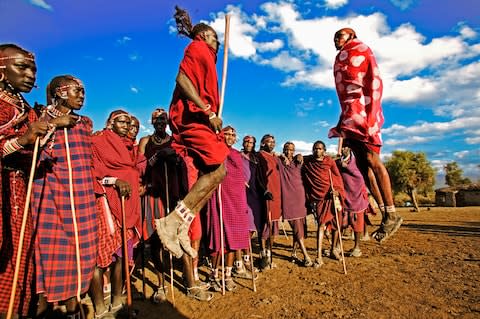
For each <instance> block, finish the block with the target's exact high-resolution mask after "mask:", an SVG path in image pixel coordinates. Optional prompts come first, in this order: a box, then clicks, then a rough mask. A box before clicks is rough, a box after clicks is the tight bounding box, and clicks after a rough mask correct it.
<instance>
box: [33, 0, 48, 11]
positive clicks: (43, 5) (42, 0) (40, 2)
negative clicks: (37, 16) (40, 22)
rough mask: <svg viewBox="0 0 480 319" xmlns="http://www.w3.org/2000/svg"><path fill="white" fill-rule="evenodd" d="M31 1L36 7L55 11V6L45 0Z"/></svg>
mask: <svg viewBox="0 0 480 319" xmlns="http://www.w3.org/2000/svg"><path fill="white" fill-rule="evenodd" d="M30 3H31V4H33V5H34V6H36V7H40V8H43V9H45V10H49V11H53V8H52V6H51V5H50V4H48V3H47V2H46V1H45V0H30Z"/></svg>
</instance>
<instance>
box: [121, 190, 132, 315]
mask: <svg viewBox="0 0 480 319" xmlns="http://www.w3.org/2000/svg"><path fill="white" fill-rule="evenodd" d="M121 199H122V237H123V267H124V268H125V286H126V287H127V313H128V318H129V319H130V318H132V291H131V287H130V271H129V270H128V268H129V267H128V241H127V221H126V217H125V196H122V197H121Z"/></svg>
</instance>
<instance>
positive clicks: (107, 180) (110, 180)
mask: <svg viewBox="0 0 480 319" xmlns="http://www.w3.org/2000/svg"><path fill="white" fill-rule="evenodd" d="M116 182H117V178H116V177H104V178H103V179H102V181H101V183H102V185H115V183H116Z"/></svg>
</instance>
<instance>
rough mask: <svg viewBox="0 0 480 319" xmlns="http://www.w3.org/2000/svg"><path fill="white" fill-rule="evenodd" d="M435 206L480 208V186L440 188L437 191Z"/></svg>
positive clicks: (468, 185) (467, 185)
mask: <svg viewBox="0 0 480 319" xmlns="http://www.w3.org/2000/svg"><path fill="white" fill-rule="evenodd" d="M435 205H437V206H446V207H462V206H480V184H466V185H459V186H453V187H443V188H439V189H437V190H435Z"/></svg>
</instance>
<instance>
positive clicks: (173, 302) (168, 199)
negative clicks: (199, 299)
mask: <svg viewBox="0 0 480 319" xmlns="http://www.w3.org/2000/svg"><path fill="white" fill-rule="evenodd" d="M163 168H164V169H165V195H166V199H167V211H166V212H170V193H169V192H168V171H167V162H163ZM165 215H166V214H165ZM168 255H169V256H170V291H171V292H172V304H173V307H175V293H174V291H173V260H172V253H171V252H168ZM162 265H163V263H162ZM163 274H164V273H162V275H163ZM163 282H164V283H165V277H163ZM164 291H165V290H164Z"/></svg>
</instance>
